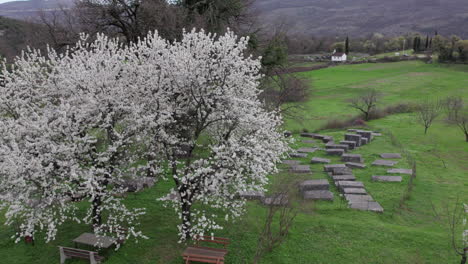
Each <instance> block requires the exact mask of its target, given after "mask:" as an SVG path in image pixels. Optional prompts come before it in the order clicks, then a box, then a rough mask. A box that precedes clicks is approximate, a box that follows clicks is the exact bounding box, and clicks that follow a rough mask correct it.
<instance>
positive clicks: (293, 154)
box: [289, 153, 307, 158]
mask: <svg viewBox="0 0 468 264" xmlns="http://www.w3.org/2000/svg"><path fill="white" fill-rule="evenodd" d="M289 156H290V157H291V158H307V153H289Z"/></svg>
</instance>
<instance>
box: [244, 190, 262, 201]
mask: <svg viewBox="0 0 468 264" xmlns="http://www.w3.org/2000/svg"><path fill="white" fill-rule="evenodd" d="M239 197H240V198H244V199H247V200H262V199H263V198H265V194H264V193H263V192H257V191H245V192H239Z"/></svg>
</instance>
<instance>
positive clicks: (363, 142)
mask: <svg viewBox="0 0 468 264" xmlns="http://www.w3.org/2000/svg"><path fill="white" fill-rule="evenodd" d="M369 142H370V141H369V140H368V139H367V138H361V146H364V145H366V144H367V143H369Z"/></svg>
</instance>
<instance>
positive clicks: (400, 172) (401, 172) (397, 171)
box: [387, 169, 413, 175]
mask: <svg viewBox="0 0 468 264" xmlns="http://www.w3.org/2000/svg"><path fill="white" fill-rule="evenodd" d="M387 173H396V174H408V175H411V174H413V170H412V169H389V170H387Z"/></svg>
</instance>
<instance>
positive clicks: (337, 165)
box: [323, 164, 346, 172]
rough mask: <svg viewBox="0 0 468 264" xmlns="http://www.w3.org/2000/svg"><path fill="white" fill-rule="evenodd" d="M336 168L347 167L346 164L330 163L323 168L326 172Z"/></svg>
mask: <svg viewBox="0 0 468 264" xmlns="http://www.w3.org/2000/svg"><path fill="white" fill-rule="evenodd" d="M334 168H346V165H344V164H328V165H324V166H323V170H324V171H326V172H332V171H333V169H334Z"/></svg>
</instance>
